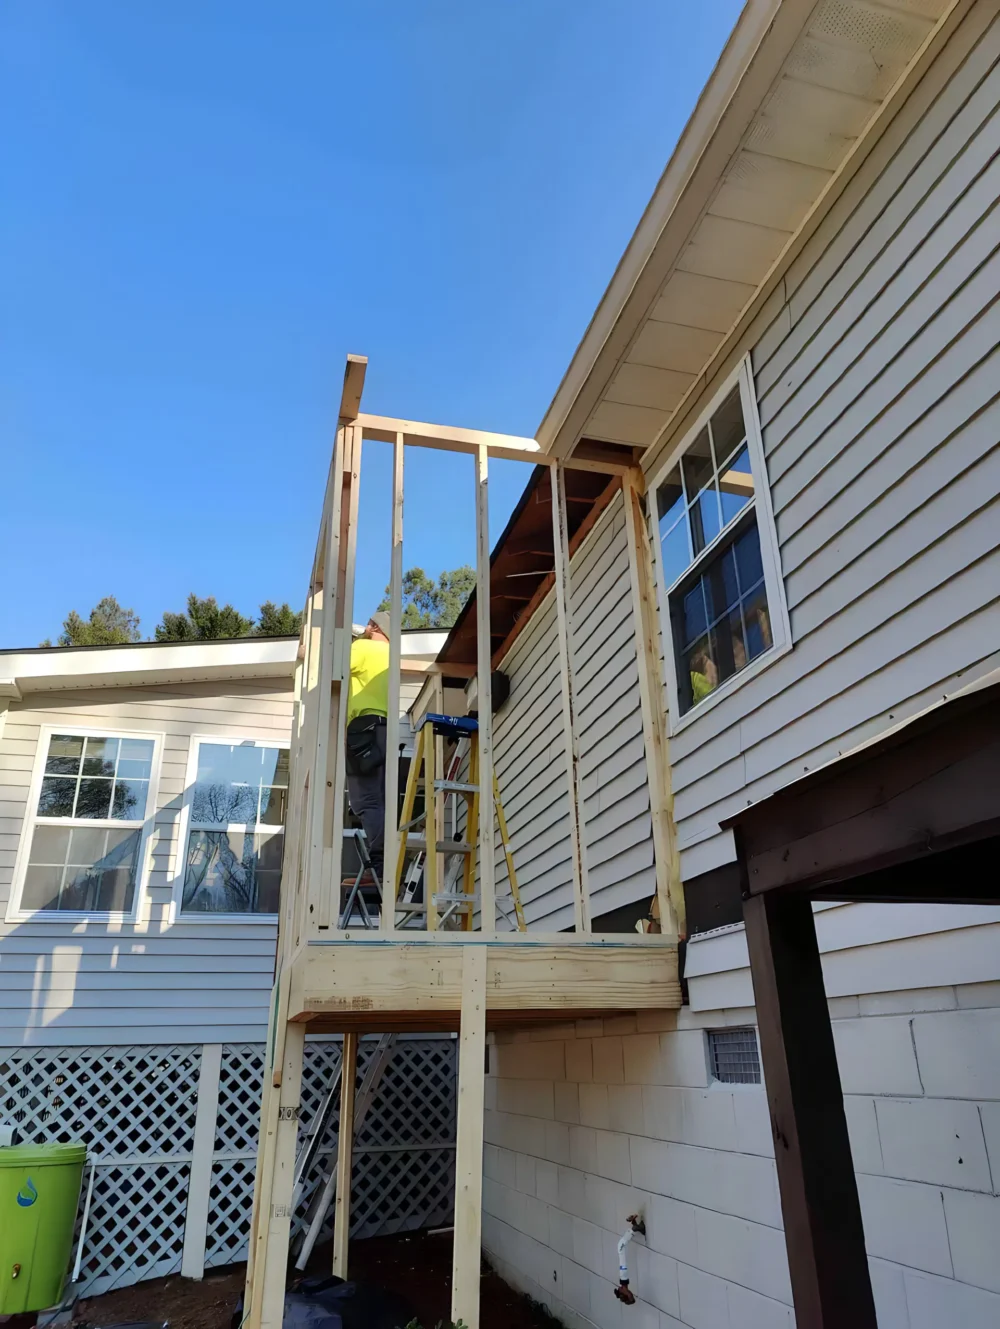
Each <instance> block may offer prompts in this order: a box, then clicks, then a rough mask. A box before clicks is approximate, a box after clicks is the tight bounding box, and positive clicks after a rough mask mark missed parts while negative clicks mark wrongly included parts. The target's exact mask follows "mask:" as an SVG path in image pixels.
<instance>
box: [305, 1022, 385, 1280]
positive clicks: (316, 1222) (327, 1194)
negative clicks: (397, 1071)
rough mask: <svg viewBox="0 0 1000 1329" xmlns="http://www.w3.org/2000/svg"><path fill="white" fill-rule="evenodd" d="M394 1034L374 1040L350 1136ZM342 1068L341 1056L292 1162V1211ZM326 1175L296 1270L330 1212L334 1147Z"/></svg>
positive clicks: (337, 1089) (376, 1086)
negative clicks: (293, 1164)
mask: <svg viewBox="0 0 1000 1329" xmlns="http://www.w3.org/2000/svg"><path fill="white" fill-rule="evenodd" d="M397 1038H398V1035H397V1034H383V1035H382V1037H381V1038H380V1039H379V1041H378V1045H377V1046H376V1048H375V1052H374V1053H373V1055H372V1059H371V1061H369V1063H368V1065H367V1066H366V1067H365V1074H364V1079H363V1080H362V1081H361V1087H360V1088H359V1090H358V1093H357V1097H356V1099H355V1100H354V1134H355V1135H357V1133H358V1131H360V1129H361V1127H362V1126H363V1125H364V1124H365V1117H367V1115H368V1110H369V1108H370V1107H371V1105H372V1103H373V1102H374V1101H375V1095H376V1094H377V1093H378V1091H379V1087H380V1085H381V1084H382V1077H383V1076H384V1075H385V1072H386V1070H387V1069H388V1066H389V1063H390V1061H392V1054H393V1051H394V1049H395V1047H396V1039H397ZM343 1067H344V1059H343V1057H341V1060H340V1065H339V1066H338V1067H337V1071H336V1074H335V1075H334V1076H333V1078H332V1080H331V1081H330V1087H329V1089H328V1090H327V1092H326V1094H325V1096H324V1098H323V1103H322V1106H321V1107H320V1110H319V1112H317V1114H316V1117H315V1120H314V1121H313V1124H312V1128H311V1129H310V1131H309V1136H308V1138H307V1139H306V1141H305V1143H304V1144H303V1147H302V1149H301V1151H300V1153H299V1156H298V1158H297V1159H296V1162H295V1172H294V1180H293V1189H292V1212H293V1213H294V1212H295V1210H296V1209H297V1208H298V1205H299V1201H300V1200H301V1198H302V1188H303V1186H304V1184H305V1178H306V1175H307V1173H308V1171H309V1169H310V1167H311V1166H312V1163H313V1160H314V1159H315V1157H316V1153H317V1151H318V1149H319V1146H320V1144H321V1142H322V1140H323V1136H324V1134H325V1133H326V1128H327V1126H328V1125H329V1122H330V1118H331V1117H332V1115H333V1113H334V1112H335V1111H336V1108H337V1101H338V1098H339V1096H340V1081H341V1075H342V1072H343ZM329 1168H330V1170H329V1172H328V1173H327V1175H326V1177H325V1179H324V1181H323V1185H322V1186H320V1188H319V1190H318V1191H317V1192H316V1195H315V1197H314V1199H313V1202H312V1204H311V1205H310V1207H309V1213H308V1214H307V1215H306V1218H307V1220H308V1223H309V1226H308V1227H307V1229H306V1232H305V1235H304V1236H303V1238H302V1245H301V1247H300V1248H299V1253H298V1255H297V1256H296V1259H295V1267H296V1269H300V1270H301V1269H305V1267H306V1265H307V1264H308V1263H309V1257H310V1255H312V1253H313V1247H314V1246H315V1245H316V1242H317V1241H318V1239H319V1235H320V1233H321V1232H322V1231H323V1224H324V1223H325V1222H326V1216H327V1214H328V1213H329V1212H330V1205H331V1204H333V1202H334V1200H335V1199H336V1196H337V1144H336V1142H335V1143H334V1145H333V1148H332V1149H331V1150H330V1164H329Z"/></svg>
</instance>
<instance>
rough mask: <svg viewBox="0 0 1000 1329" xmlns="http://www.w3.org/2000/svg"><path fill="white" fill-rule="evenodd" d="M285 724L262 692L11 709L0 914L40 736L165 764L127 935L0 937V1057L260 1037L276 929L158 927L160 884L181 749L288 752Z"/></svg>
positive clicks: (4, 751) (281, 687) (66, 932)
mask: <svg viewBox="0 0 1000 1329" xmlns="http://www.w3.org/2000/svg"><path fill="white" fill-rule="evenodd" d="M291 713H292V702H291V695H290V691H289V686H288V684H287V683H285V682H282V683H280V684H275V683H271V682H268V681H264V680H257V681H253V682H229V683H226V684H208V683H201V684H177V685H171V686H166V685H164V686H161V687H144V688H130V689H113V690H112V689H106V690H101V691H91V692H85V691H75V692H65V693H55V692H52V693H44V694H36V695H35V696H33V697H30V698H28V699H27V700H26V701H24V702H19V703H18V702H14V703H11V707H10V711H9V713H8V716H7V724H6V728H5V730H4V733H3V737H2V740H0V905H2V909H3V910H4V911H5V910H6V908H7V903H8V900H9V898H10V892H11V885H12V877H13V870H14V860H15V855H16V852H17V846H18V841H19V838H20V834H21V829H22V824H23V819H24V816H25V812H26V808H27V799H28V792H29V784H30V781H31V774H32V769H33V765H34V761H35V756H36V751H37V744H38V737H39V734H40V732H41V731H42V729H43V727H44V726H53V725H57V726H65V727H66V728H72V727H74V726H79V727H81V728H88V729H95V728H98V729H99V728H102V727H107V728H108V729H109V730H112V731H113V730H116V729H125V730H136V731H147V732H151V733H156V734H158V735H162V742H163V754H162V767H161V772H160V780H159V788H158V791H157V797H156V806H155V809H154V811H153V834H152V851H151V865H152V866H151V870H150V872H149V876H148V884H147V890H146V894H145V897H144V899H143V901H142V906H141V910H140V918H139V921H138V922H136V923H125V924H117V923H115V924H111V923H100V922H93V923H91V922H88V923H69V922H60V921H58V920H55V921H51V922H50V921H46V922H28V923H0V1045H3V1044H19V1043H37V1044H50V1045H56V1044H65V1043H78V1044H85V1043H92V1044H93V1043H96V1044H101V1043H114V1042H136V1043H141V1042H150V1041H151V1042H168V1041H178V1042H203V1041H204V1042H220V1041H230V1040H242V1039H260V1038H261V1037H263V1033H264V1029H265V1026H266V1021H267V1007H268V1001H269V996H270V988H271V977H272V972H273V967H274V947H275V928H274V926H273V925H271V924H267V923H246V924H242V923H236V924H227V923H212V922H205V923H201V922H198V923H182V924H175V925H174V926H173V927H169V926H168V925H167V922H168V915H169V908H170V899H171V874H172V872H173V871H174V866H175V862H176V855H177V852H178V845H177V834H178V830H177V828H178V821H179V818H180V811H181V807H182V804H183V799H184V784H185V778H186V773H187V763H188V754H189V751H190V746H191V737H192V735H194V734H202V735H209V736H211V735H213V734H217V735H220V736H223V735H231V736H233V737H238V736H241V735H246V736H247V737H256V738H261V739H270V740H273V741H274V742H275V743H287V741H288V737H289V732H290V727H291ZM0 916H2V914H0Z"/></svg>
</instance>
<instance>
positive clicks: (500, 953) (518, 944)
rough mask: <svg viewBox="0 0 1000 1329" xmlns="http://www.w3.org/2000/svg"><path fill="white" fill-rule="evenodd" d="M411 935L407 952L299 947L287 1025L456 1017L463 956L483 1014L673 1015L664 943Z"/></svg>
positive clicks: (673, 968) (673, 962)
mask: <svg viewBox="0 0 1000 1329" xmlns="http://www.w3.org/2000/svg"><path fill="white" fill-rule="evenodd" d="M410 935H411V934H406V942H407V944H406V945H400V944H399V943H398V941H392V940H390V939H388V938H386V939H385V940H376V938H377V937H378V934H377V933H371V932H369V933H368V934H367V936H366V937H365V938H364V939H362V940H359V941H354V940H352V941H348V942H343V943H334V944H333V945H334V949H333V951H332V952H331V951H330V950H329V948H328V947H327V946H325V945H312V946H309V947H307V948H306V950H305V952H304V954H302V955H301V957H300V958H297V959H296V962H295V976H294V978H293V982H292V991H291V996H290V1006H289V1009H290V1011H291V1018H292V1019H296V1020H299V1019H304V1020H311V1019H315V1018H318V1017H321V1016H330V1017H342V1016H357V1017H359V1018H361V1017H364V1018H372V1019H374V1018H376V1017H378V1016H391V1017H392V1018H393V1019H395V1018H398V1016H399V1015H400V1013H407V1012H408V1013H411V1014H414V1015H416V1014H419V1017H420V1018H421V1019H428V1018H433V1017H434V1016H435V1015H445V1014H448V1013H455V1012H457V1011H458V1010H459V1009H460V1007H461V994H462V963H463V961H462V955H463V952H464V951H465V950H466V949H468V947H469V946H472V947H473V948H476V949H480V948H481V949H483V950H484V951H485V952H486V954H487V964H488V978H489V981H488V985H487V998H486V1000H487V1007H488V1009H489V1010H490V1011H513V1012H517V1013H521V1014H523V1013H525V1012H531V1011H536V1010H537V1011H549V1012H550V1015H551V1017H552V1018H556V1017H557V1015H558V1012H559V1011H561V1010H564V1009H565V1010H576V1009H580V1008H604V1009H606V1010H615V1011H622V1010H626V1011H629V1010H668V1009H674V1008H676V1007H677V1006H679V1005H680V986H679V984H678V977H677V946H676V944H672V943H670V942H668V941H667V939H666V938H660V937H654V938H650V937H645V938H639V939H638V940H640V941H641V942H642V943H643V944H641V945H636V944H633V943H632V938H631V936H629V937H628V938H622V939H621V940H620V941H619V940H618V939H617V938H616V939H615V941H614V943H610V942H605V940H604V939H601V940H600V941H599V942H598V941H597V939H595V942H596V944H594V945H572V944H568V943H567V942H566V939H565V935H564V934H563V935H561V936H560V939H559V940H558V941H556V940H554V939H550V940H548V941H546V942H545V943H543V944H539V943H537V942H536V941H535V936H536V935H537V934H535V933H532V932H527V933H520V932H518V933H511V934H508V933H501V934H497V938H496V940H494V941H490V942H489V943H485V942H484V941H483V940H482V939H481V936H480V934H479V933H473V934H469V933H467V932H455V933H448V932H435V933H420V932H414V933H413V934H412V936H413V941H412V942H411V941H410ZM578 935H585V934H578ZM421 937H423V938H424V939H425V940H419V938H421ZM501 937H502V938H503V941H501V940H500V938H501ZM508 937H514V938H515V939H516V940H514V941H513V942H510V941H508ZM371 1027H372V1028H373V1029H374V1027H375V1026H374V1025H372V1026H371ZM389 1027H390V1028H392V1025H391V1024H390V1025H389ZM428 1027H429V1026H428Z"/></svg>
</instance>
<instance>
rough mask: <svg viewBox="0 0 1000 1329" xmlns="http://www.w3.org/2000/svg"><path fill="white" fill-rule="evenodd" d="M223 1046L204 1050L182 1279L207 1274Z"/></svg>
mask: <svg viewBox="0 0 1000 1329" xmlns="http://www.w3.org/2000/svg"><path fill="white" fill-rule="evenodd" d="M221 1070H222V1044H221V1043H206V1044H205V1045H204V1046H203V1047H202V1049H201V1067H200V1069H199V1072H198V1106H197V1109H196V1111H195V1118H194V1141H193V1143H192V1145H191V1172H190V1180H189V1182H188V1196H187V1210H186V1212H185V1215H184V1250H183V1253H182V1255H181V1277H182V1278H202V1277H204V1274H205V1242H206V1240H207V1238H208V1208H209V1198H210V1195H211V1190H212V1155H213V1154H214V1152H215V1128H216V1117H217V1115H218V1110H219V1078H220V1073H221Z"/></svg>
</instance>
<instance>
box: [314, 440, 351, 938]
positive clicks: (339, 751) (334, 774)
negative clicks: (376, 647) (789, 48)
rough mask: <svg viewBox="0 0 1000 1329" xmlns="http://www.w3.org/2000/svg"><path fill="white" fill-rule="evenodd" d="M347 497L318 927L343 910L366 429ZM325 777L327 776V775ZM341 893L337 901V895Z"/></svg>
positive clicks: (320, 823) (336, 602) (337, 586)
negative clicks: (354, 621)
mask: <svg viewBox="0 0 1000 1329" xmlns="http://www.w3.org/2000/svg"><path fill="white" fill-rule="evenodd" d="M344 435H345V446H344V473H343V491H342V493H343V497H342V499H341V504H340V537H339V539H338V541H337V559H336V562H335V563H334V565H333V569H332V571H333V575H332V576H331V578H330V581H329V582H328V584H327V585H326V587H325V589H324V605H328V606H329V609H328V610H327V611H325V612H324V618H325V617H326V612H328V613H329V614H330V618H331V620H332V624H333V640H334V643H335V646H336V650H335V652H334V655H333V662H332V668H331V670H330V671H329V672H324V673H323V674H322V678H323V679H324V680H325V679H331V680H333V681H334V682H335V683H336V685H337V686H336V690H335V691H334V690H333V688H332V687H331V689H330V691H331V698H332V700H331V701H328V703H327V704H328V705H329V707H330V709H329V723H328V727H327V729H326V730H324V731H323V733H324V735H326V734H327V733H328V734H329V745H328V749H327V759H326V762H325V764H321V765H320V764H318V765H317V768H316V774H317V777H318V778H317V780H316V784H317V790H316V795H315V797H316V800H321V801H317V802H314V810H315V809H322V815H321V816H320V817H318V818H316V817H315V815H314V822H313V841H314V843H315V842H316V841H317V839H318V841H319V843H320V845H321V846H322V851H323V852H322V869H321V871H322V880H323V890H322V893H321V895H320V906H319V920H318V926H319V927H321V928H327V927H329V926H330V925H331V923H332V922H333V921H334V920H335V919H336V917H337V915H338V914H339V912H340V877H341V864H342V862H343V854H344V790H345V787H346V783H347V779H346V777H347V771H346V767H345V763H344V748H345V745H346V742H347V700H348V697H349V695H350V689H351V616H352V613H353V610H354V564H355V556H356V552H357V543H358V493H359V489H360V484H361V430H360V429H358V428H356V427H355V428H349V429H345V430H344ZM324 777H325V778H324ZM335 897H336V903H334V899H335Z"/></svg>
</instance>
